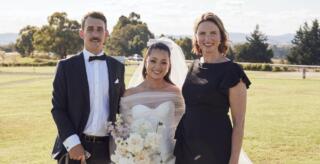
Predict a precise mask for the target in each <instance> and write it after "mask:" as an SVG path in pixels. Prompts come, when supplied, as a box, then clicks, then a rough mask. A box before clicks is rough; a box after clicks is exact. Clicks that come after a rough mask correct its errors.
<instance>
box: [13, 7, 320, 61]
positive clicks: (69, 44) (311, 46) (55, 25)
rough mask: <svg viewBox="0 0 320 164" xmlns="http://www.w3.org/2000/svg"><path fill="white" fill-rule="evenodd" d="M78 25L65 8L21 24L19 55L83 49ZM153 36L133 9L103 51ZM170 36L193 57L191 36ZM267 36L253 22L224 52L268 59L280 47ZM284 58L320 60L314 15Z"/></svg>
mask: <svg viewBox="0 0 320 164" xmlns="http://www.w3.org/2000/svg"><path fill="white" fill-rule="evenodd" d="M80 28H81V25H80V23H79V22H77V21H76V20H71V19H69V18H68V17H67V14H66V13H65V12H55V13H53V14H52V15H51V16H49V17H48V24H47V25H43V26H42V27H36V26H30V25H29V26H26V27H24V28H22V29H21V30H20V32H19V37H18V39H17V40H16V43H15V45H14V46H15V49H16V50H17V51H18V52H19V53H20V54H21V55H22V56H32V54H33V52H34V51H41V52H51V53H54V54H55V55H57V56H59V57H60V58H65V57H66V55H68V54H75V53H77V52H79V51H81V50H82V48H83V42H82V40H81V38H80V36H79V30H80ZM162 36H163V35H162ZM154 37H155V36H154V34H153V33H152V32H151V31H150V30H149V28H148V26H147V24H146V23H145V22H143V21H142V20H141V19H140V15H139V14H137V13H134V12H132V13H130V14H129V16H121V17H119V19H118V22H117V24H116V25H115V26H114V27H113V30H112V33H111V35H110V37H109V38H108V39H107V41H106V46H105V51H106V52H107V54H109V55H113V56H118V55H121V56H130V55H133V54H140V55H142V54H144V52H145V51H146V47H147V42H148V40H149V39H151V38H154ZM171 39H173V40H174V41H175V42H176V43H177V44H178V45H179V46H180V47H181V48H182V50H183V52H184V54H185V57H186V59H194V58H196V56H195V54H193V53H192V52H191V49H192V40H191V38H189V37H183V38H178V39H176V38H171ZM267 40H268V38H267V37H266V35H265V34H263V33H262V32H261V31H260V29H259V25H256V27H255V29H254V31H253V32H252V33H251V34H250V35H249V36H247V37H246V42H245V43H243V44H237V45H233V46H231V47H230V48H229V51H228V54H227V56H228V57H229V58H230V59H232V60H235V61H239V62H252V63H271V58H272V57H274V50H277V51H281V50H280V49H279V48H277V47H275V46H271V45H269V44H268V43H267ZM282 53H283V52H282ZM286 59H287V61H288V62H289V63H291V64H310V65H319V64H320V29H319V22H318V20H317V19H315V20H314V21H313V22H312V25H311V26H310V25H308V24H307V23H304V25H303V26H302V27H300V28H299V29H298V30H297V32H296V35H295V37H294V39H293V40H292V47H291V48H290V49H289V53H288V55H286Z"/></svg>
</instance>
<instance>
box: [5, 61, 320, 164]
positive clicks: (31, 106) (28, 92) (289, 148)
mask: <svg viewBox="0 0 320 164" xmlns="http://www.w3.org/2000/svg"><path fill="white" fill-rule="evenodd" d="M134 68H135V67H133V66H130V67H127V72H126V82H128V80H129V79H130V76H131V75H132V72H133V70H134ZM54 71H55V68H54V67H34V68H33V67H14V68H7V67H0V163H1V164H2V163H3V164H20V163H23V164H29V163H32V164H33V163H37V164H47V163H49V164H50V163H52V164H53V163H55V161H53V160H51V156H50V154H51V149H52V144H53V141H54V138H55V135H56V128H55V125H54V123H53V120H52V118H51V113H50V110H51V90H52V85H51V84H52V78H53V72H54ZM247 73H248V76H249V78H250V79H251V81H252V83H253V84H252V85H251V87H250V89H249V90H248V105H247V106H248V108H247V117H246V129H245V138H244V145H243V147H244V149H245V151H246V152H247V154H248V156H249V157H250V158H251V159H252V161H253V162H254V163H258V164H260V163H270V164H274V163H285V164H287V163H289V164H291V163H293V164H296V163H304V164H312V163H314V164H316V163H320V133H319V132H320V126H319V121H320V119H319V118H320V117H319V116H320V110H319V109H320V101H319V98H320V73H308V74H307V79H305V80H302V79H301V74H300V73H296V72H290V73H272V72H247Z"/></svg>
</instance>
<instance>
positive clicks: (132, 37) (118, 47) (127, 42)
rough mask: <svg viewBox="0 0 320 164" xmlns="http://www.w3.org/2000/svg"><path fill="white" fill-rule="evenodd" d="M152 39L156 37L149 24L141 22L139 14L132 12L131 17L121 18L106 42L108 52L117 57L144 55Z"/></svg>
mask: <svg viewBox="0 0 320 164" xmlns="http://www.w3.org/2000/svg"><path fill="white" fill-rule="evenodd" d="M150 38H154V35H153V34H152V33H151V32H150V31H149V29H148V26H147V24H146V23H143V22H142V21H141V20H140V15H139V14H136V13H134V12H132V13H130V15H129V17H125V16H121V17H120V18H119V20H118V22H117V24H116V25H115V26H114V28H113V30H112V33H111V36H110V37H109V38H108V40H107V42H106V52H107V53H108V54H110V55H115V56H117V55H124V56H130V55H133V54H142V51H143V49H144V48H145V47H146V46H147V42H148V40H149V39H150Z"/></svg>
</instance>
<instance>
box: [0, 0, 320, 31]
mask: <svg viewBox="0 0 320 164" xmlns="http://www.w3.org/2000/svg"><path fill="white" fill-rule="evenodd" d="M0 4H1V5H0V33H18V32H19V30H20V29H21V28H23V27H25V26H27V25H34V26H38V27H41V26H42V25H44V24H47V17H48V16H50V15H51V14H53V13H54V12H57V11H59V12H66V13H67V14H68V18H69V19H73V20H77V21H79V22H80V21H81V19H82V17H83V15H85V14H86V13H88V12H90V11H100V12H103V13H104V14H105V15H106V17H107V20H108V30H109V31H112V28H113V26H114V25H115V24H116V23H117V21H118V18H119V17H120V16H121V15H124V16H128V15H129V13H131V12H135V13H138V14H140V16H141V20H142V21H143V22H145V23H147V25H148V27H149V29H150V31H151V32H153V33H154V34H155V35H160V34H165V35H192V33H193V24H194V21H195V19H196V18H197V17H199V16H200V15H201V14H202V13H204V12H207V11H211V12H213V13H215V14H216V15H218V16H219V17H220V18H221V19H222V21H223V23H224V25H225V28H226V29H227V31H228V32H240V33H246V34H248V33H251V32H252V31H253V30H254V28H255V26H256V24H259V26H260V30H261V31H262V32H263V33H265V34H267V35H281V34H287V33H295V32H296V31H297V30H298V29H299V27H300V26H302V25H303V24H304V22H307V23H309V24H311V22H312V20H314V19H318V20H320V1H319V0H90V1H89V0H87V1H83V2H81V1H79V0H25V1H22V0H0Z"/></svg>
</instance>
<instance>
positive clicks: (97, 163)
mask: <svg viewBox="0 0 320 164" xmlns="http://www.w3.org/2000/svg"><path fill="white" fill-rule="evenodd" d="M80 140H81V144H82V146H83V147H84V149H85V150H86V151H87V152H89V153H90V157H89V158H88V159H87V160H86V163H87V164H109V163H110V161H111V160H110V152H109V140H107V141H104V142H91V141H87V140H85V139H84V138H83V137H81V138H80ZM62 158H63V159H61V160H58V161H60V163H58V164H65V160H66V157H65V156H64V157H62ZM68 164H81V162H80V161H78V160H72V159H69V161H68Z"/></svg>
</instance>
